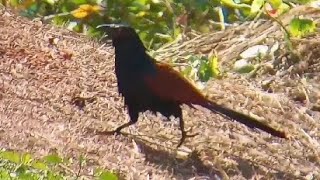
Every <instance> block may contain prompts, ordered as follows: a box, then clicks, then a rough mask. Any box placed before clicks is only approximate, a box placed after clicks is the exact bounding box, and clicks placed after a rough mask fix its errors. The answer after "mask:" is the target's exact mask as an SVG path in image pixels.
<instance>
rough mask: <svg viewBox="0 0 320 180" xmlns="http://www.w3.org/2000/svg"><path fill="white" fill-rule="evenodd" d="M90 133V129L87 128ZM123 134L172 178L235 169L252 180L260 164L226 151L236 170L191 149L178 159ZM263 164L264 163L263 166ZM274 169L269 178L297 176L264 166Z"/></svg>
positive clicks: (219, 175) (222, 174)
mask: <svg viewBox="0 0 320 180" xmlns="http://www.w3.org/2000/svg"><path fill="white" fill-rule="evenodd" d="M91 132H92V131H91ZM94 133H95V134H96V135H113V134H114V131H97V130H94ZM121 135H123V136H125V137H130V138H132V139H134V141H135V143H136V144H137V146H138V147H139V149H140V152H141V153H142V154H144V155H145V161H146V162H147V163H151V164H154V165H156V166H157V167H160V168H162V169H163V170H169V171H171V172H172V174H173V176H174V177H175V178H176V179H191V178H194V177H201V178H200V179H228V176H231V177H232V176H237V175H238V174H239V172H240V173H241V174H242V176H244V177H245V178H246V179H252V178H254V176H255V175H256V173H257V172H258V171H260V169H261V168H260V167H259V166H260V165H259V164H257V163H256V162H253V161H250V160H247V159H244V158H242V157H240V156H234V155H232V154H228V155H227V156H228V157H230V158H232V159H233V160H235V161H236V162H237V164H238V165H237V167H236V169H237V171H235V169H234V168H235V167H223V168H222V165H220V164H218V163H217V164H212V163H211V164H209V163H204V161H203V160H202V159H201V157H200V153H201V152H200V151H196V150H195V151H193V152H192V153H191V154H189V155H188V157H187V158H184V159H179V158H177V156H176V153H175V152H172V151H170V150H166V149H165V148H164V147H159V146H157V148H154V147H152V145H149V144H150V142H148V141H146V140H144V139H142V138H141V136H134V135H131V134H129V133H121ZM264 166H265V165H264ZM267 168H269V169H270V170H272V171H274V173H273V175H272V176H273V177H274V178H276V179H297V178H299V177H296V176H295V175H293V174H291V173H286V172H283V171H281V170H277V169H274V168H272V167H267Z"/></svg>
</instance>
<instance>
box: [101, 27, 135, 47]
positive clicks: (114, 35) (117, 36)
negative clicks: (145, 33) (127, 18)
mask: <svg viewBox="0 0 320 180" xmlns="http://www.w3.org/2000/svg"><path fill="white" fill-rule="evenodd" d="M97 28H98V29H100V28H103V30H104V31H105V33H106V35H107V36H108V37H109V38H111V39H112V41H113V43H116V42H125V41H132V40H133V39H136V40H137V39H139V40H140V38H139V36H138V34H137V33H136V31H135V30H134V29H133V28H132V27H131V26H129V25H127V24H101V25H99V26H97Z"/></svg>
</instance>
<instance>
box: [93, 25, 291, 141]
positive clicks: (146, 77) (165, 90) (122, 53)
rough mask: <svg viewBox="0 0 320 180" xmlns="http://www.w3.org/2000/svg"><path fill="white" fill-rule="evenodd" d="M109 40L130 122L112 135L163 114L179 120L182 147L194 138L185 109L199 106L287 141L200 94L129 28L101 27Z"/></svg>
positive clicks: (118, 128) (119, 26)
mask: <svg viewBox="0 0 320 180" xmlns="http://www.w3.org/2000/svg"><path fill="white" fill-rule="evenodd" d="M97 28H99V29H100V28H102V30H103V32H104V33H105V36H104V37H106V38H108V37H109V39H111V41H112V45H113V47H114V49H115V74H116V79H117V85H118V92H119V94H120V95H121V96H123V98H124V104H125V106H126V107H127V111H128V114H129V122H126V123H124V124H122V125H121V126H119V127H117V128H116V129H115V130H114V131H112V133H113V134H120V133H121V130H123V129H124V128H126V127H129V126H131V125H133V124H135V123H136V122H137V121H138V118H139V114H140V113H143V112H145V111H147V110H149V111H150V112H152V113H154V114H155V113H157V112H160V113H161V114H162V115H163V116H164V117H166V118H168V119H169V118H170V117H171V116H173V117H174V118H178V119H179V127H180V131H181V138H180V141H179V143H178V145H177V147H180V146H181V145H182V144H183V143H184V141H185V139H186V138H187V137H193V136H194V135H190V134H187V132H186V131H185V127H184V126H185V125H184V120H183V117H182V107H181V105H183V104H185V105H188V106H190V107H192V108H194V105H199V106H202V107H204V108H207V109H209V110H210V111H212V112H213V113H216V114H220V115H222V116H224V117H225V118H228V119H230V120H233V121H237V122H240V123H242V124H244V125H246V126H247V127H249V128H252V129H260V130H262V131H265V132H267V133H269V134H271V135H273V136H275V137H278V138H287V137H286V133H285V132H283V131H280V130H276V129H274V128H272V127H270V126H268V125H266V124H264V123H262V122H260V121H258V120H257V119H255V118H253V117H250V116H249V115H245V114H243V113H241V112H237V111H235V110H233V109H230V108H228V107H225V106H222V105H219V104H217V103H215V102H213V101H212V100H210V99H209V98H207V97H206V96H205V95H203V94H202V93H201V92H200V90H198V89H197V88H196V87H195V86H194V85H193V84H192V83H191V82H190V81H189V80H187V79H186V78H184V77H183V76H182V75H181V74H180V73H179V72H178V71H176V70H175V69H173V67H171V65H169V64H166V63H162V62H158V61H156V60H155V59H154V58H152V57H151V56H150V55H149V54H148V53H147V49H146V47H145V46H144V44H143V42H142V40H141V39H140V37H139V35H138V34H137V32H136V31H135V29H134V28H133V27H131V26H130V25H128V24H101V25H99V26H97Z"/></svg>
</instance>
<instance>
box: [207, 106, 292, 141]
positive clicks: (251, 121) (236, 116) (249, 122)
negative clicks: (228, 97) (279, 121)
mask: <svg viewBox="0 0 320 180" xmlns="http://www.w3.org/2000/svg"><path fill="white" fill-rule="evenodd" d="M203 107H205V108H207V109H210V110H211V111H213V112H216V113H219V114H221V115H224V116H227V117H229V118H231V119H232V120H235V121H238V122H240V123H242V124H244V125H246V126H248V127H250V128H253V129H254V128H258V129H260V130H263V131H265V132H267V133H269V134H271V135H273V136H276V137H280V138H286V134H285V133H284V132H282V131H278V130H276V129H274V128H272V127H270V126H268V125H265V124H263V123H262V122H260V121H258V120H256V119H255V118H253V117H250V116H248V115H245V114H242V113H239V112H236V111H234V110H232V109H229V108H227V107H223V106H221V105H218V104H216V103H214V102H208V103H207V104H206V105H204V106H203Z"/></svg>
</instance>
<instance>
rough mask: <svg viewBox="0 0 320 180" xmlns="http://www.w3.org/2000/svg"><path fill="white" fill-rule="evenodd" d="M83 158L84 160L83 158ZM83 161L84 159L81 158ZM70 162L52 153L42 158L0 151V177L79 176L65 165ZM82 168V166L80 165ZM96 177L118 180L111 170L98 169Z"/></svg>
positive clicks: (53, 178)
mask: <svg viewBox="0 0 320 180" xmlns="http://www.w3.org/2000/svg"><path fill="white" fill-rule="evenodd" d="M81 159H82V160H81ZM80 161H81V162H83V161H84V159H83V158H80ZM69 164H70V162H69V160H67V159H63V158H62V157H60V156H59V155H57V154H50V155H47V156H45V157H43V158H41V159H36V158H34V157H32V155H31V154H29V153H19V152H15V151H6V150H1V151H0V179H3V180H6V179H25V180H33V179H34V180H38V179H51V180H64V179H70V178H78V176H79V174H72V173H70V172H69V171H66V170H65V169H64V168H63V167H67V166H68V165H69ZM79 168H80V169H81V167H79ZM96 171H97V173H95V175H94V176H95V177H96V178H98V179H101V180H117V179H118V177H117V176H116V175H115V174H114V173H112V172H109V171H105V170H103V169H97V170H96Z"/></svg>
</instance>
